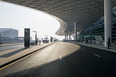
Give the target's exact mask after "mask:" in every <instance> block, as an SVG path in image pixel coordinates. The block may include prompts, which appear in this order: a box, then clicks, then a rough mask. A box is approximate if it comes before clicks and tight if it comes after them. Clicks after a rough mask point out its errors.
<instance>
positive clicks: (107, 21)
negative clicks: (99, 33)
mask: <svg viewBox="0 0 116 77" xmlns="http://www.w3.org/2000/svg"><path fill="white" fill-rule="evenodd" d="M111 36H112V0H104V41H105V46H107V40H108V37H110V39H112V37H111Z"/></svg>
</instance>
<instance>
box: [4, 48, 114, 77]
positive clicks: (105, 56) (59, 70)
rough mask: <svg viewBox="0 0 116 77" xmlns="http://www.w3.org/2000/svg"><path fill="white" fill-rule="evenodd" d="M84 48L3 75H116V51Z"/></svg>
mask: <svg viewBox="0 0 116 77" xmlns="http://www.w3.org/2000/svg"><path fill="white" fill-rule="evenodd" d="M81 48H86V46H81ZM86 49H87V50H88V51H85V50H81V49H80V50H78V51H76V52H75V53H73V54H71V55H69V56H67V57H64V58H62V59H61V60H60V59H59V60H56V61H53V62H51V63H48V64H44V65H41V66H37V67H34V68H30V69H26V70H23V71H20V72H16V73H14V74H9V75H6V76H5V77H116V53H113V52H107V51H104V50H102V51H99V49H96V50H95V49H94V50H93V48H91V47H88V48H86ZM94 52H97V53H100V54H101V55H102V57H96V56H95V55H93V53H94ZM27 65H28V64H27Z"/></svg>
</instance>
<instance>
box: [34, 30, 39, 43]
mask: <svg viewBox="0 0 116 77" xmlns="http://www.w3.org/2000/svg"><path fill="white" fill-rule="evenodd" d="M33 32H35V44H36V45H37V43H38V40H37V31H33Z"/></svg>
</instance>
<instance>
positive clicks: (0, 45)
mask: <svg viewBox="0 0 116 77" xmlns="http://www.w3.org/2000/svg"><path fill="white" fill-rule="evenodd" d="M20 44H23V42H21V43H10V44H0V47H3V46H12V45H20Z"/></svg>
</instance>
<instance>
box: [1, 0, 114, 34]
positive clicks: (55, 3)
mask: <svg viewBox="0 0 116 77" xmlns="http://www.w3.org/2000/svg"><path fill="white" fill-rule="evenodd" d="M3 1H7V2H11V3H15V4H19V5H23V6H27V7H31V8H34V9H38V10H41V11H44V12H46V13H49V14H51V15H53V16H56V19H58V20H59V21H60V24H61V27H60V28H59V30H58V31H57V32H56V34H57V35H64V32H66V31H71V32H72V33H73V23H74V22H77V30H78V31H81V30H82V29H84V28H86V27H88V26H90V25H92V24H93V23H95V22H96V21H97V20H98V19H99V18H101V17H103V15H104V0H3ZM112 1H113V6H112V7H114V6H116V0H112ZM57 17H58V18H57ZM61 19H62V20H63V21H62V20H61Z"/></svg>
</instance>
